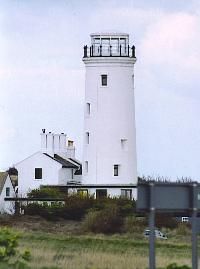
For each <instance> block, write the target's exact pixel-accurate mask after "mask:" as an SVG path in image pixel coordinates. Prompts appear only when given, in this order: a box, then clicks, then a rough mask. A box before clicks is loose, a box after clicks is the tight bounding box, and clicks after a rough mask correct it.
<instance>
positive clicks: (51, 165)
mask: <svg viewBox="0 0 200 269" xmlns="http://www.w3.org/2000/svg"><path fill="white" fill-rule="evenodd" d="M15 167H16V169H17V170H18V195H19V197H23V196H26V194H27V192H29V191H30V190H32V189H37V188H39V187H40V185H56V184H58V182H59V170H60V169H62V165H61V164H59V163H58V162H56V161H54V160H52V159H51V158H49V157H47V156H45V155H44V154H42V153H41V152H37V153H35V154H33V155H32V156H30V157H28V158H27V159H25V160H24V161H22V162H20V163H18V164H16V166H15ZM35 168H42V179H35Z"/></svg>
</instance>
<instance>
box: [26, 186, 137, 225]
mask: <svg viewBox="0 0 200 269" xmlns="http://www.w3.org/2000/svg"><path fill="white" fill-rule="evenodd" d="M44 190H45V191H47V193H48V195H50V193H49V192H48V188H46V189H44ZM50 190H51V191H52V189H50ZM42 193H43V192H42V191H40V190H34V191H32V192H31V193H29V197H31V196H33V197H34V198H37V197H39V195H42ZM54 194H56V192H55V193H54ZM51 197H52V196H51ZM43 198H44V194H43ZM49 198H50V197H49ZM109 206H110V207H114V206H115V207H117V208H118V214H119V216H121V217H125V216H128V215H132V214H133V212H134V210H135V202H134V201H130V200H127V199H121V198H105V199H94V197H93V196H89V197H84V196H81V195H79V194H73V195H70V196H67V197H65V201H64V203H62V202H51V203H47V202H40V203H38V202H34V203H29V204H28V205H27V206H23V209H24V213H25V214H27V215H39V216H41V217H44V218H46V219H48V220H55V219H59V218H63V219H69V220H81V219H82V218H83V217H84V216H85V215H86V214H87V213H88V211H90V210H91V209H93V211H99V210H104V209H105V208H107V207H109Z"/></svg>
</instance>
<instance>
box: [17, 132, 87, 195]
mask: <svg viewBox="0 0 200 269" xmlns="http://www.w3.org/2000/svg"><path fill="white" fill-rule="evenodd" d="M15 168H16V169H17V170H18V196H19V197H24V196H26V194H27V193H28V192H29V191H31V190H32V189H36V188H39V187H40V186H41V185H60V186H63V185H67V184H68V183H79V182H80V180H81V169H82V168H81V163H80V162H79V161H78V160H76V159H75V147H74V145H73V141H71V140H67V136H66V134H64V133H61V134H54V133H51V132H48V133H46V131H45V129H43V130H42V133H41V150H40V151H38V152H36V153H34V154H32V155H31V156H29V157H27V158H26V159H24V160H23V161H21V162H19V163H17V164H16V165H15Z"/></svg>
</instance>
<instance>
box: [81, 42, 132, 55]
mask: <svg viewBox="0 0 200 269" xmlns="http://www.w3.org/2000/svg"><path fill="white" fill-rule="evenodd" d="M87 57H131V58H136V56H135V46H132V47H130V46H129V45H128V46H123V45H119V46H111V45H92V46H90V47H88V46H87V45H86V46H84V54H83V58H87Z"/></svg>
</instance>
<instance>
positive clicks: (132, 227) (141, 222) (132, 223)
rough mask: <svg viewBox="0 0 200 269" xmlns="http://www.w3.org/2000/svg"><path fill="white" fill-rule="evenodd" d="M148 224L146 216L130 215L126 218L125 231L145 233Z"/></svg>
mask: <svg viewBox="0 0 200 269" xmlns="http://www.w3.org/2000/svg"><path fill="white" fill-rule="evenodd" d="M146 226H147V220H146V218H144V217H135V216H128V217H126V218H125V221H124V228H123V231H124V232H126V233H137V234H138V233H139V234H143V232H144V230H145V227H146Z"/></svg>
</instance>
